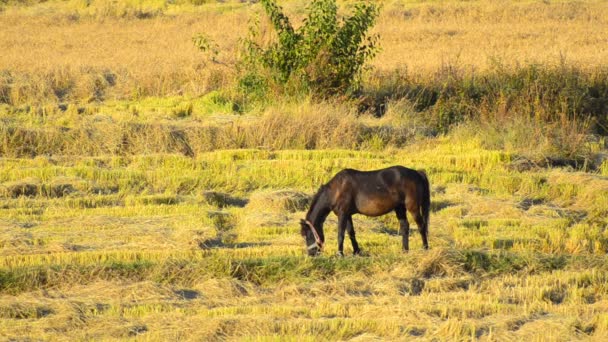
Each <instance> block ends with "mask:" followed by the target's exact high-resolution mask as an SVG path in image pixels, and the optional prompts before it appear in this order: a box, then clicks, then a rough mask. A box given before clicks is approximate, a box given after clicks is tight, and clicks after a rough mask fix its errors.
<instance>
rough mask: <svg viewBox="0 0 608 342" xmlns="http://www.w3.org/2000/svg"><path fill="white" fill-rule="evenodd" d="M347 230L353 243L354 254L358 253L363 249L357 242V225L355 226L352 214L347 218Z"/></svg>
mask: <svg viewBox="0 0 608 342" xmlns="http://www.w3.org/2000/svg"><path fill="white" fill-rule="evenodd" d="M346 230H347V231H348V237H349V238H350V243H351V244H352V245H353V254H355V255H357V254H359V253H361V250H360V249H359V244H358V243H357V239H356V238H355V227H354V226H353V217H352V216H349V217H348V219H347V220H346Z"/></svg>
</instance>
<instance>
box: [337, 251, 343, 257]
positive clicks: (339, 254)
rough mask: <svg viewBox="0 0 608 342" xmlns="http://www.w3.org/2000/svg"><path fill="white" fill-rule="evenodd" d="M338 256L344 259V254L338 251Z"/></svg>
mask: <svg viewBox="0 0 608 342" xmlns="http://www.w3.org/2000/svg"><path fill="white" fill-rule="evenodd" d="M336 256H339V257H344V252H340V251H338V253H336Z"/></svg>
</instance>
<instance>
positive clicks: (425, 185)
mask: <svg viewBox="0 0 608 342" xmlns="http://www.w3.org/2000/svg"><path fill="white" fill-rule="evenodd" d="M418 174H420V177H421V178H422V193H420V195H421V197H422V198H421V201H420V215H422V218H423V220H424V232H425V233H427V232H428V230H429V214H430V211H431V186H430V184H429V178H428V177H427V176H426V172H424V171H422V170H421V171H418Z"/></svg>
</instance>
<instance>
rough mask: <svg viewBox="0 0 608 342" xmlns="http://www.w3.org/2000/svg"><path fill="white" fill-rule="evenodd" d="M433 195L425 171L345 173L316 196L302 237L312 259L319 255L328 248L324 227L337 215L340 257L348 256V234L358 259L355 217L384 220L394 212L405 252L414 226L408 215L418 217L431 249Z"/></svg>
mask: <svg viewBox="0 0 608 342" xmlns="http://www.w3.org/2000/svg"><path fill="white" fill-rule="evenodd" d="M430 205H431V195H430V186H429V180H428V177H427V175H426V173H425V172H424V171H418V170H412V169H408V168H406V167H403V166H391V167H388V168H385V169H381V170H374V171H359V170H354V169H344V170H342V171H340V172H338V173H337V174H336V175H335V176H334V177H333V178H332V179H331V180H330V181H329V182H327V183H326V184H324V185H322V186H321V187H320V188H319V190H318V191H317V193H316V194H315V195H314V196H313V199H312V202H311V204H310V208H309V210H308V212H307V213H306V218H305V219H302V220H300V224H301V235H302V236H303V237H304V239H305V241H306V248H307V252H308V255H309V256H315V255H318V254H319V253H320V252H321V251H322V249H323V245H324V244H325V234H324V233H323V223H324V222H325V219H326V218H327V216H328V215H329V214H330V212H334V214H336V216H337V217H338V255H340V256H344V232H345V231H347V232H348V236H349V238H350V242H351V243H352V245H353V252H354V254H355V255H357V254H360V253H361V249H360V248H359V244H358V243H357V239H356V238H355V229H354V227H353V219H352V216H353V215H354V214H363V215H366V216H381V215H385V214H388V213H389V212H391V211H394V212H395V214H396V215H397V218H398V219H399V226H400V229H399V233H400V234H401V237H402V247H403V251H404V252H407V251H408V250H409V232H410V225H409V222H408V220H407V215H406V211H409V212H410V214H412V216H413V217H414V220H415V221H416V225H417V226H418V230H419V232H420V234H421V236H422V245H423V246H424V249H428V248H429V244H428V242H427V234H428V227H429V210H430Z"/></svg>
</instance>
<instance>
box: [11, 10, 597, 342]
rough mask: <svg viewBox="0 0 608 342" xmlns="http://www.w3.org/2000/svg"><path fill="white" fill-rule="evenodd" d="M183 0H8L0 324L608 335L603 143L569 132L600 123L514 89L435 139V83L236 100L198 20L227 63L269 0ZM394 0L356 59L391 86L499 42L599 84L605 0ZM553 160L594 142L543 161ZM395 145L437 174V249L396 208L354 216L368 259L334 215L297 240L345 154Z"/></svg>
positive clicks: (207, 333) (66, 334)
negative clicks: (375, 36)
mask: <svg viewBox="0 0 608 342" xmlns="http://www.w3.org/2000/svg"><path fill="white" fill-rule="evenodd" d="M0 2H1V1H0ZM31 2H32V3H36V2H37V1H31ZM191 2H192V1H186V0H184V1H175V4H169V3H168V2H166V1H155V0H143V1H131V0H125V1H120V2H118V3H110V2H106V1H87V2H86V3H88V4H89V6H85V2H83V1H76V0H74V1H47V2H42V3H40V4H35V5H32V6H22V7H18V6H17V7H15V6H7V7H2V10H0V50H1V51H2V54H0V69H1V70H0V102H1V103H3V105H2V106H1V107H0V339H6V340H126V339H144V340H246V341H271V340H272V341H275V340H281V341H283V340H293V341H302V340H309V341H317V340H319V339H322V340H354V341H369V340H415V339H418V340H555V341H561V340H568V341H570V340H579V339H581V340H584V339H592V340H605V339H606V338H608V305H606V304H607V303H608V296H607V294H608V287H607V285H606V284H607V280H608V268H607V267H606V252H607V251H608V231H607V230H606V228H607V227H608V220H607V217H608V180H607V179H606V176H608V161H606V160H604V159H605V158H604V159H602V158H603V154H602V152H605V139H604V138H597V139H595V140H591V139H589V136H587V135H579V134H578V133H580V132H585V129H586V126H585V125H586V124H588V123H587V122H582V123H581V122H578V123H575V122H573V121H569V120H567V119H568V118H566V117H565V113H561V112H560V113H557V114H564V118H565V119H564V121H559V120H557V121H554V123H553V124H552V125H544V124H539V122H542V120H541V121H538V122H537V121H534V120H535V119H536V118H538V116H542V115H544V114H543V113H542V110H544V109H545V107H543V105H544V103H540V104H535V105H538V106H531V107H529V108H532V109H534V110H533V113H532V114H533V115H531V116H530V118H531V119H529V120H528V119H522V118H519V117H516V116H513V115H511V114H512V113H511V112H510V111H509V110H508V109H509V108H508V107H509V104H512V103H510V102H509V101H510V100H509V99H503V100H504V108H503V109H504V110H503V109H501V108H502V107H500V106H499V107H497V108H498V110H497V111H494V109H496V108H494V107H491V106H490V105H488V104H486V105H487V106H488V108H487V109H486V110H485V114H487V117H481V118H480V120H479V122H477V123H475V125H473V124H470V125H469V126H468V127H464V128H459V129H458V130H456V131H455V133H453V134H451V135H450V136H434V135H436V134H437V131H436V130H435V129H436V127H437V126H436V125H435V124H434V123H432V122H429V121H430V120H432V119H434V118H432V117H431V118H429V117H428V116H426V115H425V113H424V112H422V113H421V111H420V110H419V109H417V108H416V106H417V105H419V103H418V102H417V100H424V99H423V97H424V93H420V94H419V95H420V98H418V99H416V98H414V99H410V98H408V97H404V98H401V99H390V100H389V102H388V107H387V109H388V111H387V113H386V114H385V115H384V116H383V117H382V118H374V117H372V116H371V115H368V114H361V113H360V112H359V111H358V110H357V104H352V103H351V104H348V103H346V104H345V103H336V102H324V103H315V102H311V101H308V100H300V101H298V102H296V103H294V102H293V101H292V102H290V100H282V101H277V102H276V103H273V104H272V105H270V106H267V107H266V108H255V107H254V108H246V113H240V114H238V116H237V115H234V114H235V113H236V112H238V111H239V109H238V108H237V109H235V108H234V106H235V103H233V102H231V100H228V99H227V98H226V95H225V94H222V93H221V92H213V91H212V92H210V91H211V90H216V89H222V88H224V87H226V86H227V85H229V84H230V83H231V82H232V81H233V77H234V74H233V71H232V70H230V69H229V68H226V67H225V66H222V65H217V64H214V63H213V62H211V61H210V60H209V59H207V58H206V57H204V56H202V55H201V54H200V52H198V51H196V49H195V48H194V46H193V45H192V42H191V38H192V36H193V35H194V34H195V33H196V32H205V33H206V34H207V35H208V36H210V37H211V38H212V39H213V40H214V41H215V42H217V44H218V45H219V50H220V55H219V56H218V58H219V59H220V60H222V61H224V62H227V63H231V62H233V61H234V58H235V51H236V47H237V39H238V38H239V37H242V36H243V34H244V33H245V31H246V22H247V19H248V18H249V17H250V16H251V14H252V12H253V11H254V9H255V8H258V7H259V5H252V4H250V3H241V2H240V1H234V2H227V3H212V4H207V5H205V6H200V7H197V6H194V5H192V4H191ZM283 3H284V4H285V6H286V7H287V10H288V13H290V14H293V15H295V16H296V17H297V16H299V15H302V14H303V8H304V2H302V1H286V2H283ZM343 4H345V5H346V3H343ZM383 5H384V7H383V11H382V14H381V17H380V19H379V23H378V26H377V27H376V29H377V31H378V32H379V33H380V34H381V36H382V39H383V40H382V45H383V47H384V49H383V51H382V52H381V54H380V55H379V56H378V58H377V59H376V60H375V61H374V65H375V67H376V70H377V72H376V73H372V74H368V75H367V78H366V82H367V83H366V86H367V87H369V88H370V89H372V90H373V89H378V90H380V91H379V93H381V90H382V87H387V89H388V88H390V89H396V90H400V89H401V88H399V87H400V86H401V84H400V83H399V82H401V81H402V80H403V79H409V80H414V82H413V85H414V86H416V84H425V83H424V82H422V83H416V82H415V80H416V78H422V79H426V80H431V81H433V80H439V81H437V82H438V84H439V85H441V82H440V81H441V80H443V79H444V78H442V77H444V76H446V75H447V77H448V78H450V77H452V76H454V75H456V76H458V75H460V73H465V74H467V75H468V76H467V77H471V76H475V75H477V74H476V73H477V72H478V71H484V70H487V69H489V68H492V67H493V65H494V62H495V61H496V60H498V63H502V64H505V65H507V66H508V67H510V66H512V65H515V64H518V63H519V64H522V65H526V64H528V63H530V62H538V63H541V64H543V65H553V64H560V63H565V64H567V65H574V66H576V67H578V68H579V69H576V70H575V72H574V73H573V74H572V75H570V76H573V77H571V78H568V77H565V78H563V79H559V80H558V81H560V82H561V81H564V80H565V81H564V82H566V83H568V82H569V81H570V80H573V82H574V83H575V84H577V85H580V84H582V85H583V88H585V87H586V86H587V84H586V83H585V82H584V81H585V80H589V79H592V78H593V77H596V75H600V76H601V75H603V74H602V73H598V74H594V71H593V70H596V69H597V68H600V67H602V66H604V65H606V62H607V60H608V55H607V54H606V49H604V48H603V46H604V45H605V44H603V40H604V39H605V37H606V35H607V33H608V32H606V30H607V28H608V25H607V23H606V19H605V18H608V15H607V14H608V13H607V12H608V7H607V6H606V3H605V2H599V1H598V2H595V1H589V2H582V3H581V2H576V3H575V2H553V3H549V2H542V3H535V2H526V1H524V2H517V3H512V2H510V3H498V2H485V1H473V2H465V3H463V2H454V1H447V2H441V3H437V2H409V1H391V2H389V1H385V2H383ZM265 37H266V38H268V36H265ZM588 68H589V69H590V70H592V71H591V72H590V73H589V74H588V75H587V74H584V73H586V72H587V69H588ZM522 70H524V71H525V72H528V71H533V70H532V69H522ZM551 70H553V71H555V70H560V69H559V68H556V69H551ZM564 70H565V69H564ZM577 70H580V72H581V73H583V75H587V76H589V77H588V78H584V77H583V78H581V79H579V78H576V77H574V76H577V75H578V74H576V72H578V71H577ZM541 71H542V70H541ZM435 72H439V73H440V74H441V75H439V76H438V75H436V74H434V73H435ZM552 75H553V74H550V75H549V76H547V78H548V79H549V81H552V80H553V79H554V78H552ZM585 77H586V76H585ZM597 77H599V76H597ZM468 79H469V78H466V77H464V78H463V80H464V81H463V84H465V85H466V82H468V81H467V80H468ZM506 79H509V78H508V77H506ZM495 80H501V78H500V77H497V78H495V79H491V80H490V83H491V81H495ZM510 80H513V81H514V82H515V83H517V81H519V80H520V79H518V78H514V79H510ZM580 80H583V81H580ZM393 81H394V83H395V84H394V85H390V83H391V82H393ZM579 81H580V82H579ZM534 82H535V80H533V82H532V85H537V83H534ZM560 82H553V83H551V82H549V83H547V84H545V83H542V82H541V83H538V84H540V85H541V86H544V85H549V86H551V87H549V88H548V89H557V88H560V87H561V86H560V85H561V84H562V83H560ZM577 82H579V83H580V84H579V83H577ZM594 82H595V81H594ZM591 83H593V82H590V84H591ZM596 83H597V82H596ZM596 83H593V84H596ZM387 84H388V86H387ZM427 84H431V85H435V84H432V82H431V83H427ZM568 84H569V83H568ZM597 84H599V85H600V86H598V89H600V90H601V89H603V88H601V85H602V84H600V83H597ZM457 86H458V85H457ZM505 87H507V88H508V87H509V84H507V85H506V86H505ZM472 88H475V87H472ZM490 88H491V87H490ZM490 88H488V89H490ZM455 89H461V88H458V87H456V88H455ZM462 89H465V90H469V88H467V87H464V88H462ZM499 89H505V88H500V87H499ZM473 90H475V89H473ZM574 90H577V89H574ZM598 91H599V90H598ZM549 93H551V92H550V91H549ZM201 94H206V95H205V96H202V97H198V96H199V95H201ZM150 95H154V96H156V97H149V96H150ZM169 95H171V96H169ZM536 95H539V96H544V95H551V94H548V93H547V92H545V93H543V92H542V91H539V92H537V93H533V94H532V95H530V96H531V97H534V96H536ZM549 99H552V98H551V97H550V96H549ZM513 100H514V101H516V102H518V103H519V102H522V103H525V102H526V101H529V100H530V97H522V98H517V99H513ZM596 100H597V101H596V102H594V103H593V105H594V106H595V105H598V106H599V107H598V108H600V107H601V106H602V105H603V104H602V102H601V101H603V98H597V99H596ZM532 102H533V101H532ZM58 103H60V104H61V105H58ZM455 103H456V104H459V103H457V102H455ZM463 103H464V105H465V106H467V105H469V104H470V103H469V102H466V101H464V102H463ZM497 103H500V101H498V102H497ZM64 104H65V105H64ZM559 105H562V106H563V108H565V109H564V111H567V110H571V109H572V108H571V107H568V106H569V104H568V103H565V104H559ZM481 107H483V106H480V108H481ZM516 108H528V107H525V106H523V107H516ZM482 109H483V108H482ZM600 109H601V108H600ZM240 110H241V111H242V110H243V108H240ZM373 111H374V110H373V108H372V109H371V110H370V112H373ZM537 111H538V112H537ZM481 113H482V114H484V111H483V110H482V111H481ZM545 114H546V113H545ZM549 114H551V113H549ZM549 114H548V115H549ZM553 114H555V113H553ZM303 118H305V119H303ZM558 118H559V116H558ZM496 124H498V125H496ZM569 125H570V126H569ZM572 132H577V133H576V134H572ZM421 137H422V138H421ZM581 146H582V148H581ZM340 148H342V149H340ZM555 148H559V150H560V151H559V152H556V151H555ZM315 149H317V150H315ZM581 151H582V152H584V155H583V156H582V158H581V155H579V153H580V152H581ZM554 155H558V156H564V155H567V156H568V158H571V159H570V160H574V161H578V160H581V161H582V163H583V164H584V163H586V162H588V161H589V163H591V161H590V159H589V156H590V155H595V156H596V157H597V158H596V159H597V161H593V167H591V166H587V164H584V165H574V166H575V167H572V165H562V167H561V168H551V166H552V165H553V166H555V165H556V161H555V160H549V159H550V158H551V157H552V156H554ZM543 160H545V162H542V161H543ZM558 162H559V160H558ZM394 164H401V165H405V166H408V167H412V168H416V169H425V170H426V171H427V173H428V175H429V177H430V181H431V185H432V206H431V207H432V210H431V211H432V212H431V219H430V221H431V225H430V245H431V250H430V251H423V250H422V249H421V241H420V238H419V234H418V232H417V229H416V228H415V225H412V236H411V238H410V242H411V247H412V250H411V251H410V252H409V253H408V254H403V253H402V252H401V242H400V237H399V236H398V235H397V233H398V222H397V219H396V217H394V215H386V216H383V217H380V218H367V217H361V216H356V217H355V218H354V225H355V228H356V230H357V236H358V240H359V243H360V245H361V247H362V249H363V250H364V256H362V257H351V256H347V257H345V258H338V257H334V256H333V255H335V253H336V251H337V246H336V238H335V237H336V235H337V231H336V224H337V222H336V219H335V217H333V215H331V216H330V217H329V219H328V222H327V224H326V225H325V229H326V236H327V237H328V243H327V249H326V251H324V254H323V255H322V256H321V257H318V258H309V257H306V256H305V251H304V249H305V246H304V241H303V240H302V238H301V236H300V234H299V229H300V227H299V219H300V218H302V217H303V216H304V214H305V210H306V207H307V205H308V202H309V200H310V195H311V194H312V193H314V191H316V189H318V187H319V186H320V185H321V184H323V183H324V182H326V181H327V180H328V179H329V178H330V177H331V176H332V175H333V174H335V173H336V172H337V171H339V170H341V169H343V168H346V167H349V168H356V169H366V170H371V169H378V168H381V167H385V166H390V165H394ZM582 170H586V171H587V172H584V171H582ZM345 248H346V253H347V254H350V252H351V249H350V248H351V247H350V245H349V243H348V242H347V243H346V247H345Z"/></svg>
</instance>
